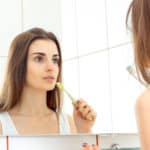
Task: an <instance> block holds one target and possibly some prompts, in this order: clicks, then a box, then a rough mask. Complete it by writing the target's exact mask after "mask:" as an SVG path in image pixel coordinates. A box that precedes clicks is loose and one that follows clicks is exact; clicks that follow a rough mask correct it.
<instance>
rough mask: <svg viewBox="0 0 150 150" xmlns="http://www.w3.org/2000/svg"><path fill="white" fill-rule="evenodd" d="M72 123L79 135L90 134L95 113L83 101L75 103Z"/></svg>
mask: <svg viewBox="0 0 150 150" xmlns="http://www.w3.org/2000/svg"><path fill="white" fill-rule="evenodd" d="M73 114H74V115H73V117H74V122H75V125H76V128H77V132H79V133H90V132H91V128H92V126H93V125H94V122H95V120H96V113H95V111H94V110H93V109H92V108H91V106H89V105H88V104H87V102H85V101H84V100H83V99H80V100H78V101H76V103H75V104H74V112H73Z"/></svg>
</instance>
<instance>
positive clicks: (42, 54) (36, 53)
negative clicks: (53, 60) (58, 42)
mask: <svg viewBox="0 0 150 150" xmlns="http://www.w3.org/2000/svg"><path fill="white" fill-rule="evenodd" d="M31 55H41V56H46V54H45V53H42V52H34V53H32V54H31ZM53 57H59V54H54V55H53Z"/></svg>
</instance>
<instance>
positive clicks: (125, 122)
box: [109, 44, 144, 133]
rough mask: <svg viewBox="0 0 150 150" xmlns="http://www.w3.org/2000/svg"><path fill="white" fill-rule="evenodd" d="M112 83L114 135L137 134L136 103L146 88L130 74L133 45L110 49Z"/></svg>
mask: <svg viewBox="0 0 150 150" xmlns="http://www.w3.org/2000/svg"><path fill="white" fill-rule="evenodd" d="M109 56H110V79H111V80H110V81H111V100H112V121H113V132H114V133H137V128H136V120H135V102H136V99H137V97H138V96H139V95H140V93H141V92H142V90H144V87H143V86H142V85H141V84H140V83H139V82H138V81H137V80H135V79H134V78H133V77H132V76H131V75H130V74H129V73H128V72H127V69H126V68H127V66H129V65H132V64H133V48H132V45H131V44H128V45H124V46H120V47H117V48H113V49H110V52H109Z"/></svg>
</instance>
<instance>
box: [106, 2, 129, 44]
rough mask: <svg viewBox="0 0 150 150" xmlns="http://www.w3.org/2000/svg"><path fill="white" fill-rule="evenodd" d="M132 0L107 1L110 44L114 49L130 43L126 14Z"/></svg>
mask: <svg viewBox="0 0 150 150" xmlns="http://www.w3.org/2000/svg"><path fill="white" fill-rule="evenodd" d="M130 2H131V0H125V1H120V0H113V1H112V0H106V8H107V9H106V10H107V11H106V13H107V26H108V44H109V47H114V46H117V45H120V44H125V43H127V42H130V40H131V39H130V38H129V32H128V31H127V28H126V14H127V10H128V7H129V4H130Z"/></svg>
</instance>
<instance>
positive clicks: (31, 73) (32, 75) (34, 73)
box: [26, 66, 39, 82]
mask: <svg viewBox="0 0 150 150" xmlns="http://www.w3.org/2000/svg"><path fill="white" fill-rule="evenodd" d="M38 76H39V68H37V67H36V66H29V67H27V74H26V81H27V82H28V81H32V80H33V81H36V79H37V78H38Z"/></svg>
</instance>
